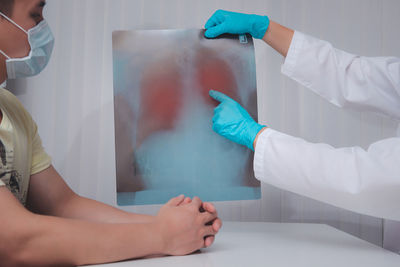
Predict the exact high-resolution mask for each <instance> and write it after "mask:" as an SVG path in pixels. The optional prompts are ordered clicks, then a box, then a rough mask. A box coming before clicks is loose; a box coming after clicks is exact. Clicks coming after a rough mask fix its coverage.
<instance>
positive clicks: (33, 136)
mask: <svg viewBox="0 0 400 267" xmlns="http://www.w3.org/2000/svg"><path fill="white" fill-rule="evenodd" d="M0 110H1V113H2V115H3V118H2V120H1V122H0V186H7V188H8V189H9V190H10V191H11V192H12V193H13V194H14V196H15V197H16V198H17V199H18V200H19V201H20V202H21V203H22V204H23V205H25V204H26V197H27V194H28V187H29V178H30V176H31V175H33V174H36V173H38V172H40V171H42V170H44V169H46V168H48V167H49V166H50V164H51V158H50V157H49V156H48V155H47V154H46V152H45V151H44V149H43V147H42V141H41V140H40V137H39V134H38V131H37V125H36V123H35V122H34V121H33V119H32V117H31V115H30V114H29V113H28V111H26V110H25V108H24V107H23V105H22V104H21V102H19V100H18V99H17V98H16V97H15V96H14V95H13V94H12V93H10V92H9V91H7V90H5V89H3V88H1V87H0Z"/></svg>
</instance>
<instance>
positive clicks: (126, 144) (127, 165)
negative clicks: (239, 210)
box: [113, 30, 261, 205]
mask: <svg viewBox="0 0 400 267" xmlns="http://www.w3.org/2000/svg"><path fill="white" fill-rule="evenodd" d="M113 72H114V111H115V113H114V117H115V152H116V180H117V181H116V182H117V203H118V205H145V204H161V203H165V202H166V201H168V200H169V199H170V198H171V197H174V196H177V195H179V194H185V195H187V196H190V197H194V196H199V197H200V198H201V199H202V200H204V201H228V200H246V199H258V198H260V197H261V190H260V183H259V182H258V181H257V180H256V179H255V178H254V173H253V168H252V164H253V162H252V158H253V155H252V153H253V152H251V151H250V150H249V149H247V148H246V147H243V146H240V145H238V144H235V143H233V142H230V141H229V140H227V139H225V138H223V137H221V136H219V135H218V134H216V133H215V132H214V131H213V130H212V121H211V119H212V116H213V110H214V108H215V107H216V106H217V105H218V103H217V102H216V101H215V100H213V99H212V98H211V97H209V95H208V92H209V90H211V89H213V90H217V91H220V92H223V93H225V94H226V95H228V96H230V97H231V98H233V99H235V100H236V101H238V102H239V103H240V104H242V106H244V107H245V108H246V109H247V110H248V111H249V113H250V114H251V115H252V116H253V117H254V118H256V119H257V94H256V93H257V92H256V72H255V57H254V45H253V40H252V38H251V37H250V35H247V36H246V35H242V36H233V35H232V36H231V35H225V36H222V37H221V38H218V39H213V40H209V39H206V38H205V37H204V31H203V30H136V31H115V32H114V33H113Z"/></svg>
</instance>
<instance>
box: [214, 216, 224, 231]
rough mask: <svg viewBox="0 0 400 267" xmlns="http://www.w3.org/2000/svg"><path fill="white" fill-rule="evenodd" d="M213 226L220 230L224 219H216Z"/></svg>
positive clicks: (215, 229)
mask: <svg viewBox="0 0 400 267" xmlns="http://www.w3.org/2000/svg"><path fill="white" fill-rule="evenodd" d="M211 226H212V228H213V229H214V231H215V232H218V231H219V230H220V229H221V227H222V220H221V219H220V218H217V219H215V220H214V221H213V222H212V225H211Z"/></svg>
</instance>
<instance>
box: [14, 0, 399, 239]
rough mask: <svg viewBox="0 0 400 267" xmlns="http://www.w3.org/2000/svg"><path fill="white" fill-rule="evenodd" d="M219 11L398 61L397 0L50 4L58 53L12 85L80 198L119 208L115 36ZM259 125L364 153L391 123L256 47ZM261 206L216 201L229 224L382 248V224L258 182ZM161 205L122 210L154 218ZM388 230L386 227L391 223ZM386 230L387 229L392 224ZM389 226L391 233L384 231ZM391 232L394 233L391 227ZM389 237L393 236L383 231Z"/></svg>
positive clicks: (57, 0) (191, 22)
mask: <svg viewBox="0 0 400 267" xmlns="http://www.w3.org/2000/svg"><path fill="white" fill-rule="evenodd" d="M218 8H223V9H229V10H233V11H241V12H248V13H258V14H267V15H269V16H270V18H271V19H273V20H276V21H278V22H280V23H282V24H284V25H287V26H289V27H292V28H295V29H297V30H300V31H303V32H305V33H309V34H311V35H314V36H316V37H318V38H322V39H325V40H328V41H330V42H332V43H333V44H334V45H335V46H336V47H338V48H341V49H343V50H347V51H349V52H353V53H358V54H363V55H368V56H380V55H397V56H399V51H400V50H399V47H400V38H399V37H398V34H396V31H397V29H398V28H399V26H400V18H399V16H398V13H399V12H398V11H399V10H400V4H399V2H398V1H396V0H387V1H380V0H367V1H363V0H354V1H346V0H339V1H336V0H300V1H299V0H252V1H245V0H218V1H212V0H203V1H200V0H197V1H196V0H69V1H62V0H52V1H48V6H47V7H46V12H45V15H46V17H47V19H48V21H49V23H50V25H51V27H52V29H53V31H54V35H55V37H56V46H55V49H54V54H53V58H52V60H51V61H50V64H49V66H48V68H47V69H46V70H45V71H44V72H43V73H42V74H41V75H40V76H38V77H34V78H31V79H27V80H19V81H15V82H11V83H10V86H11V87H15V89H14V90H13V92H14V93H15V94H17V96H18V97H19V98H20V99H21V101H22V102H23V103H24V104H25V106H26V107H27V109H28V110H29V111H30V112H31V113H32V115H33V117H34V118H35V120H36V121H37V123H38V125H39V132H40V134H41V136H42V139H43V144H44V145H45V147H46V149H47V151H48V152H49V153H50V154H51V155H52V157H53V164H54V165H55V167H56V168H57V170H59V172H60V173H61V174H62V175H63V177H64V178H65V180H66V181H67V183H68V184H69V185H70V186H71V187H72V188H73V189H74V190H75V191H77V192H78V193H80V194H82V195H84V196H87V197H92V198H95V199H98V200H101V201H104V202H106V203H109V204H111V205H116V194H115V162H114V159H115V154H114V130H113V125H114V114H113V112H114V111H113V88H112V85H113V77H112V50H111V49H112V43H111V33H112V31H113V30H128V29H150V28H154V29H160V28H201V27H203V25H204V23H205V21H206V20H207V18H208V17H209V16H210V15H211V14H212V13H213V12H214V11H215V10H216V9H218ZM255 45H256V55H257V58H256V64H257V84H258V100H259V104H258V105H259V120H260V122H262V123H265V124H267V125H268V126H269V127H271V128H274V129H277V130H279V131H283V132H285V133H288V134H291V135H295V136H299V137H302V138H305V139H306V140H308V141H312V142H326V143H329V144H331V145H334V146H336V147H342V146H354V145H358V146H361V147H363V148H367V147H368V145H369V144H371V143H372V142H374V141H376V140H379V139H381V138H386V137H390V136H394V134H395V130H396V127H397V123H396V122H394V121H392V120H391V119H389V118H384V117H382V116H378V115H374V114H368V113H359V112H354V111H347V110H341V109H338V108H336V107H334V106H332V105H331V104H329V103H327V102H326V101H324V100H323V99H321V98H320V97H318V96H317V95H315V94H313V93H311V92H310V91H308V90H307V89H306V88H304V87H302V86H300V85H298V84H296V83H295V82H293V81H291V80H289V79H288V78H286V77H284V76H283V75H282V74H281V73H280V67H281V64H282V62H283V58H282V57H281V56H280V55H279V54H278V53H276V52H275V51H273V50H272V49H271V48H270V47H268V46H267V45H265V44H264V43H263V42H262V41H259V40H256V42H255ZM262 192H263V198H262V200H260V201H258V200H253V201H235V202H219V203H216V205H217V208H218V209H219V213H220V215H221V217H222V218H223V219H225V220H241V221H255V220H263V221H278V222H279V221H282V222H315V223H327V224H330V225H332V226H334V227H337V228H339V229H342V230H344V231H347V232H349V233H351V234H354V235H356V236H359V237H361V238H363V239H365V240H368V241H370V242H373V243H375V244H378V245H382V238H383V235H382V229H383V228H382V227H383V225H382V220H381V219H378V218H373V217H369V216H363V215H359V214H356V213H353V212H349V211H345V210H342V209H339V208H336V207H333V206H330V205H326V204H323V203H321V202H317V201H314V200H311V199H308V198H304V197H301V196H298V195H295V194H292V193H290V192H286V191H282V190H280V189H277V188H275V187H272V186H270V185H268V184H262ZM158 208H159V206H158V205H154V206H141V207H124V209H125V210H129V211H136V212H144V213H149V214H154V213H156V212H157V210H158ZM391 225H392V224H391ZM388 228H389V227H388ZM390 229H393V227H390ZM392 231H393V230H392ZM386 234H387V236H391V232H387V233H386Z"/></svg>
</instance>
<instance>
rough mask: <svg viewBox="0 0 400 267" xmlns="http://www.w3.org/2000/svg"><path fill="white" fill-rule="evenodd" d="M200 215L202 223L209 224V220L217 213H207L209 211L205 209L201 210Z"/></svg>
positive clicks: (213, 218) (214, 217) (215, 216)
mask: <svg viewBox="0 0 400 267" xmlns="http://www.w3.org/2000/svg"><path fill="white" fill-rule="evenodd" d="M201 216H202V220H203V223H204V224H206V223H207V224H208V223H210V225H212V223H211V222H212V221H213V220H215V219H216V218H217V214H215V213H209V212H207V211H206V212H203V213H202V214H201Z"/></svg>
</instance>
